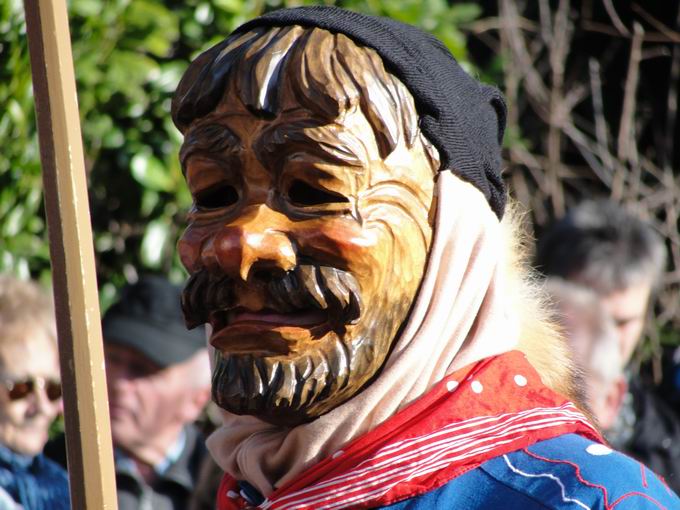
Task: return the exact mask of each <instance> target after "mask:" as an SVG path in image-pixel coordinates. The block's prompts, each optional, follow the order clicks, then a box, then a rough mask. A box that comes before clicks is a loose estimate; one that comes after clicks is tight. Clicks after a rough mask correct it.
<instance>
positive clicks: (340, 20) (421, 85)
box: [234, 6, 506, 218]
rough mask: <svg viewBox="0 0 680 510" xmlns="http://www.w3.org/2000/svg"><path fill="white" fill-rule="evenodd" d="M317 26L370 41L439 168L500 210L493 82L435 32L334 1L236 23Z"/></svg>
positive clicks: (500, 125)
mask: <svg viewBox="0 0 680 510" xmlns="http://www.w3.org/2000/svg"><path fill="white" fill-rule="evenodd" d="M288 25H300V26H304V27H318V28H322V29H324V30H328V31H329V32H335V33H341V34H344V35H346V36H347V37H349V38H350V39H352V40H354V41H355V42H357V43H359V44H361V45H363V46H367V47H370V48H373V49H374V50H375V51H376V52H377V53H378V55H380V57H381V58H382V59H383V62H384V64H385V67H386V68H387V69H388V70H389V71H390V72H391V73H392V74H394V75H395V76H397V77H398V78H399V79H400V80H401V82H402V83H403V84H404V85H405V86H406V87H407V88H408V89H409V91H410V92H411V94H412V95H413V98H414V100H415V104H416V109H417V110H418V114H419V115H420V129H421V130H422V131H423V133H424V134H425V136H426V137H427V139H428V140H429V141H430V142H431V143H432V144H433V145H434V146H435V147H436V148H437V149H438V150H439V156H440V158H441V169H442V170H452V171H453V172H454V173H455V174H456V175H458V176H460V177H461V178H463V179H464V180H466V181H469V182H470V183H472V184H474V185H475V186H476V187H477V188H478V189H479V190H481V191H482V193H484V196H485V197H486V199H487V200H488V201H489V204H490V205H491V208H492V209H493V211H494V212H495V213H496V215H497V216H498V217H499V218H502V217H503V210H504V208H505V186H504V184H503V180H502V178H501V155H500V148H501V143H502V141H503V132H504V130H505V120H506V106H505V100H504V99H503V96H502V94H501V93H500V91H499V90H498V89H496V88H495V87H491V86H488V85H484V84H482V83H480V82H478V81H477V80H475V79H474V78H472V77H471V76H470V75H468V74H467V73H466V72H465V71H464V70H463V68H462V67H461V66H460V65H459V64H458V62H456V59H455V58H454V57H453V55H451V53H450V52H449V50H448V49H447V48H446V46H444V44H443V43H441V42H440V41H439V40H438V39H437V38H435V37H434V36H432V35H430V34H428V33H426V32H423V31H422V30H420V29H418V28H416V27H413V26H411V25H406V24H404V23H400V22H398V21H395V20H392V19H389V18H381V17H376V16H367V15H365V14H359V13H357V12H353V11H347V10H344V9H340V8H338V7H325V6H313V7H296V8H293V9H281V10H278V11H273V12H270V13H268V14H265V15H263V16H260V17H259V18H255V19H254V20H252V21H249V22H247V23H245V24H243V25H241V26H240V27H239V28H237V29H236V30H235V31H234V34H241V33H245V32H248V31H250V30H252V29H254V28H256V27H260V26H288Z"/></svg>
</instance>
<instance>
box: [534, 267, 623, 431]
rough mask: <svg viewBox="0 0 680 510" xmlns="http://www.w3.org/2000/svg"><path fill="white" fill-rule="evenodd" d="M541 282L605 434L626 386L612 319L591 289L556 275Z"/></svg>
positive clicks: (612, 420) (617, 409) (609, 428)
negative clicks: (581, 373)
mask: <svg viewBox="0 0 680 510" xmlns="http://www.w3.org/2000/svg"><path fill="white" fill-rule="evenodd" d="M545 285H546V289H547V290H548V294H549V296H550V298H551V300H552V303H553V305H554V308H555V312H556V318H557V320H558V322H559V324H560V325H561V327H562V329H563V332H564V336H565V337H566V339H567V341H568V342H569V346H570V347H571V349H572V352H573V353H574V358H575V360H576V362H577V363H578V365H579V366H580V367H581V369H582V370H583V376H584V377H583V382H584V384H585V391H586V394H587V401H588V403H589V405H590V407H591V410H592V412H593V414H594V416H595V418H596V419H597V421H598V424H599V425H600V427H602V430H603V431H604V432H605V436H606V434H607V431H609V430H611V428H612V427H613V426H614V424H615V423H616V419H617V416H618V414H619V409H620V407H621V404H622V402H623V398H624V395H625V394H626V390H627V383H626V378H625V376H624V373H623V363H622V362H621V351H620V349H619V340H618V336H617V334H616V328H615V325H614V321H613V320H612V318H611V317H610V316H609V314H608V313H607V311H606V310H605V309H604V307H603V305H602V303H601V302H600V299H599V297H598V295H597V294H595V292H593V291H592V290H591V289H588V288H586V287H582V286H580V285H577V284H573V283H569V282H567V281H565V280H563V279H562V278H559V277H551V278H547V279H546V282H545Z"/></svg>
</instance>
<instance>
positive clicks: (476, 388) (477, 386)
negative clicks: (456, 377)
mask: <svg viewBox="0 0 680 510" xmlns="http://www.w3.org/2000/svg"><path fill="white" fill-rule="evenodd" d="M470 388H472V391H474V392H475V393H481V392H482V390H483V389H484V386H482V383H480V382H479V381H472V384H470Z"/></svg>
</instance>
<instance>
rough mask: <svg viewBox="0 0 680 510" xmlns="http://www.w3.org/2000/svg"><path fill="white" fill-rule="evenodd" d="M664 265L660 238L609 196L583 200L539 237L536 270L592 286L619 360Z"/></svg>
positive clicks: (636, 332)
mask: <svg viewBox="0 0 680 510" xmlns="http://www.w3.org/2000/svg"><path fill="white" fill-rule="evenodd" d="M665 264H666V249H665V247H664V244H663V241H662V239H661V237H660V236H659V235H658V234H657V233H656V232H655V231H654V230H653V229H652V228H651V227H650V226H649V225H647V224H646V223H645V222H643V221H642V220H640V219H639V218H638V217H636V216H634V215H633V214H631V213H629V212H628V211H626V210H625V209H624V208H623V207H622V206H620V205H618V204H616V203H614V202H612V201H609V200H587V201H584V202H581V203H580V204H578V205H577V206H575V207H574V208H572V209H571V210H569V211H568V212H567V214H566V215H565V216H564V217H563V218H562V219H560V220H558V221H557V222H555V223H554V224H553V225H552V226H550V227H548V229H547V230H546V231H545V233H544V234H543V236H542V237H541V238H540V240H539V243H538V248H537V252H536V264H535V265H536V268H537V269H538V270H539V271H540V272H541V273H543V274H544V275H546V276H559V277H561V278H564V279H565V280H569V281H573V282H576V283H580V284H581V285H583V286H585V287H589V288H592V289H593V290H594V291H595V292H597V294H598V295H599V296H600V299H601V302H602V304H603V305H604V307H605V308H606V309H607V311H608V312H609V314H610V315H611V316H612V318H613V319H614V322H615V323H616V329H617V332H618V335H619V342H620V348H621V356H622V358H623V362H624V363H627V362H628V361H630V358H631V356H632V355H633V352H634V351H635V348H636V346H637V345H638V343H639V341H640V338H641V335H642V331H643V327H644V324H645V319H646V317H647V312H648V309H649V304H650V301H651V298H652V296H653V291H654V290H655V289H656V287H657V285H658V284H659V280H660V277H661V274H662V273H663V270H664V267H665Z"/></svg>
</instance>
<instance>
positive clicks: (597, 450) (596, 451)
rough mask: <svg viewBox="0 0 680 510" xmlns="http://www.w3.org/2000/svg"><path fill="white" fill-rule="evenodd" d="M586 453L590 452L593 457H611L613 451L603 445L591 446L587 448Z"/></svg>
mask: <svg viewBox="0 0 680 510" xmlns="http://www.w3.org/2000/svg"><path fill="white" fill-rule="evenodd" d="M586 452H588V453H589V454H591V455H597V456H600V455H609V454H610V453H611V452H612V449H611V448H609V447H608V446H605V445H603V444H591V445H590V446H588V448H586Z"/></svg>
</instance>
